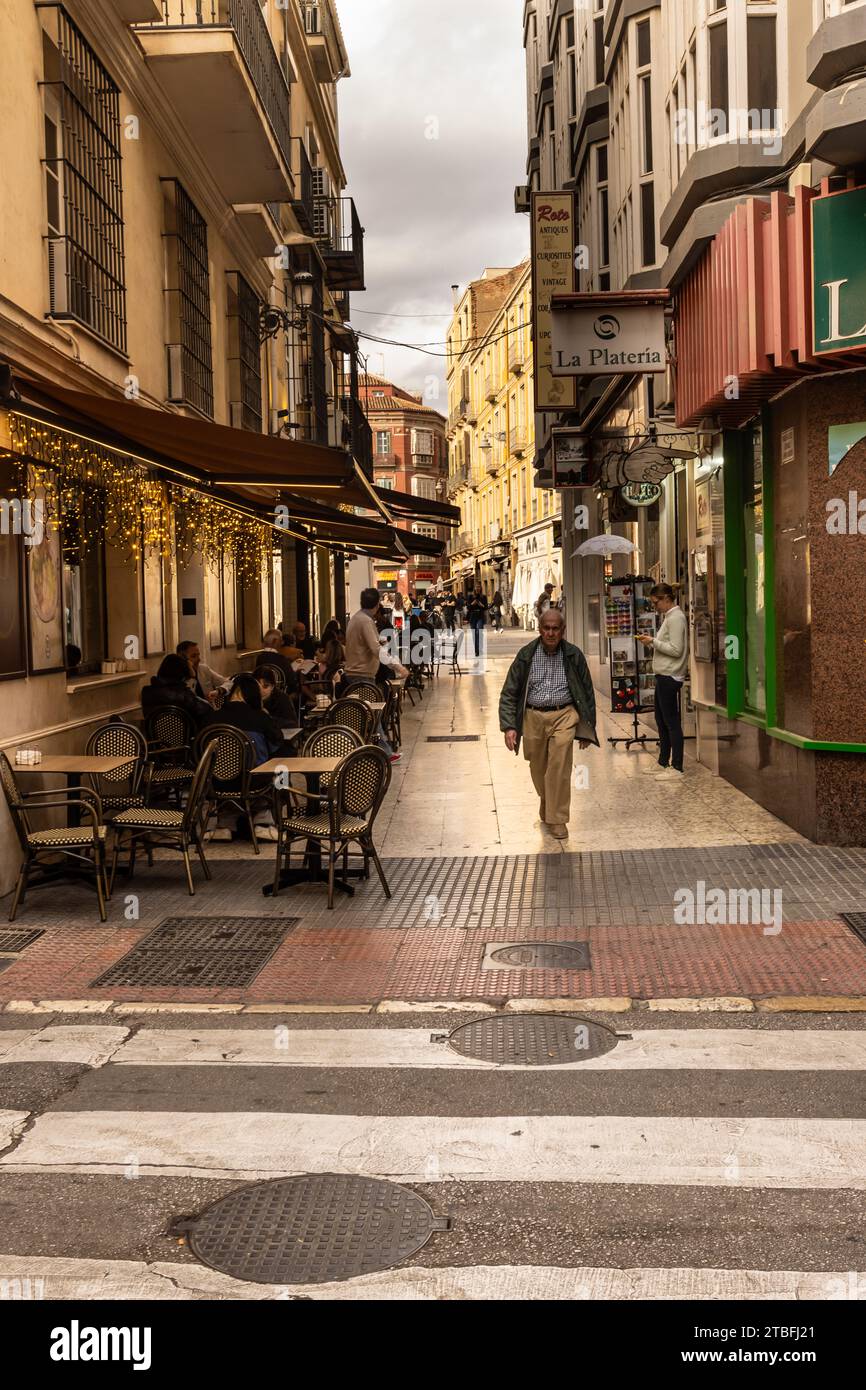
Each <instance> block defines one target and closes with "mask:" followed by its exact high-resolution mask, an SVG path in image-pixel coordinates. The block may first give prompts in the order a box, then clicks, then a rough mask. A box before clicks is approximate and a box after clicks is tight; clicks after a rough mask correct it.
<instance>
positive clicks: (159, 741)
mask: <svg viewBox="0 0 866 1390" xmlns="http://www.w3.org/2000/svg"><path fill="white" fill-rule="evenodd" d="M144 732H145V735H146V736H147V744H148V751H149V754H150V758H151V761H152V763H153V768H152V771H151V774H150V789H151V795H153V794H154V793H160V792H164V793H165V794H166V795H168V796H170V795H171V793H172V792H174V794H175V796H176V797H177V799H178V801H180V797H181V792H182V791H183V790H184V788H186V787H188V786H189V784H190V782H191V781H192V775H193V772H194V771H195V764H194V763H193V760H192V746H193V743H194V742H195V734H196V729H195V724H194V722H193V719H192V716H191V715H190V714H188V713H187V711H186V710H185V709H181V707H180V705H164V706H163V707H162V709H156V710H151V712H150V714H149V715H148V716H147V718H146V719H145V721H144Z"/></svg>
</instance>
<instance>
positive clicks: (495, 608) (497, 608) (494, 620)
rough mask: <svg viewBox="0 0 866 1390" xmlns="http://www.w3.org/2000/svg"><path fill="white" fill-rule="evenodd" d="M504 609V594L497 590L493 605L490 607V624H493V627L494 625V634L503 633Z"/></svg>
mask: <svg viewBox="0 0 866 1390" xmlns="http://www.w3.org/2000/svg"><path fill="white" fill-rule="evenodd" d="M503 607H504V605H503V601H502V594H501V593H500V592H499V590H498V589H497V590H496V593H495V594H494V595H493V601H492V603H491V605H490V622H491V625H492V627H493V630H494V632H501V631H502V609H503Z"/></svg>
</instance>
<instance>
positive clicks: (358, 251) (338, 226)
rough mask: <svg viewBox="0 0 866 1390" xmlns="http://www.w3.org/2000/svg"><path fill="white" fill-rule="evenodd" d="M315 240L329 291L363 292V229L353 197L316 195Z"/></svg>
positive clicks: (364, 287)
mask: <svg viewBox="0 0 866 1390" xmlns="http://www.w3.org/2000/svg"><path fill="white" fill-rule="evenodd" d="M313 216H314V221H315V237H316V241H317V242H318V244H319V250H320V251H321V253H322V259H323V260H324V262H325V278H326V279H327V282H328V285H329V287H330V288H331V289H336V290H363V289H366V286H365V284H364V228H363V227H362V226H361V222H360V219H359V217H358V212H357V209H356V207H355V202H354V199H353V198H338V197H335V196H334V195H333V194H316V195H315V196H314V198H313Z"/></svg>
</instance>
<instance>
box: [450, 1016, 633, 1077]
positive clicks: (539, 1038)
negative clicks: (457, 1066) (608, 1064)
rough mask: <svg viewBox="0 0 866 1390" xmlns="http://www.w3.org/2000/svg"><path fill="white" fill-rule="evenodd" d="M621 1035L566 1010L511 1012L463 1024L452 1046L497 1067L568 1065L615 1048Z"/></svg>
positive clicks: (467, 1055) (477, 1059)
mask: <svg viewBox="0 0 866 1390" xmlns="http://www.w3.org/2000/svg"><path fill="white" fill-rule="evenodd" d="M617 1042H618V1038H617V1035H616V1033H614V1032H613V1031H612V1030H611V1029H610V1028H604V1027H603V1026H602V1025H601V1024H600V1023H590V1022H589V1021H588V1019H585V1018H577V1017H573V1016H571V1017H570V1016H568V1015H566V1014H510V1015H508V1016H507V1017H506V1016H500V1015H497V1016H495V1017H491V1018H479V1019H475V1020H473V1022H471V1023H463V1024H461V1025H460V1027H459V1028H455V1029H454V1031H453V1032H452V1033H451V1034H450V1035H449V1038H448V1044H449V1046H450V1047H453V1048H454V1051H455V1052H459V1053H460V1054H461V1056H463V1057H472V1058H474V1059H475V1060H476V1061H479V1062H494V1063H496V1064H497V1065H499V1066H502V1064H503V1063H506V1062H510V1063H512V1064H517V1065H518V1066H521V1067H565V1066H569V1065H571V1064H572V1063H575V1062H585V1061H587V1059H588V1058H590V1057H602V1056H603V1055H604V1053H605V1052H612V1051H613V1049H614V1048H615V1047H616V1045H617Z"/></svg>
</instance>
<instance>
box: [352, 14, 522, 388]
mask: <svg viewBox="0 0 866 1390" xmlns="http://www.w3.org/2000/svg"><path fill="white" fill-rule="evenodd" d="M337 8H338V11H339V14H340V21H341V23H342V26H343V33H344V37H345V39H346V46H347V48H348V51H349V62H350V65H351V69H352V76H351V77H350V78H348V79H345V80H344V81H342V82H341V83H340V85H339V88H338V91H339V96H340V121H341V144H342V152H343V161H344V164H345V166H346V172H347V174H348V179H349V186H348V192H349V193H351V195H352V196H353V197H354V199H355V201H356V203H357V205H358V212H359V215H360V218H361V222H362V223H363V225H364V228H365V230H366V237H365V257H366V280H367V293H366V294H353V295H352V323H353V325H354V327H355V328H356V329H361V330H363V331H365V332H367V333H372V334H375V335H377V336H380V337H384V338H392V339H399V340H400V341H402V342H408V343H425V344H426V343H434V344H439V345H440V346H434V348H433V351H434V352H439V353H444V347H443V346H441V344H442V343H443V342H444V337H445V330H446V329H447V326H448V320H449V317H450V306H451V286H452V285H453V284H459V285H460V287H461V289H462V288H463V287H464V286H465V285H466V284H467V282H468V281H469V280H472V279H476V278H477V277H478V276H479V275H480V273H481V271H482V270H483V269H484V267H485V266H488V265H489V266H509V265H516V264H517V263H518V262H519V261H521V260H522V259H523V258H524V257H525V256H526V255H527V254H528V243H529V219H528V218H527V217H525V216H517V215H516V214H515V212H514V187H515V184H518V183H525V181H526V172H525V171H526V97H525V67H524V53H523V33H522V13H523V0H436V3H433V2H432V0H337ZM397 315H406V316H407V317H397ZM416 315H418V316H420V315H423V316H427V315H430V317H410V316H416ZM361 347H362V351H364V352H365V353H366V355H367V359H368V364H369V369H370V371H372V372H374V373H377V374H380V373H381V374H384V375H385V376H387V377H388V378H389V379H391V380H393V381H397V382H399V383H400V384H401V385H404V386H408V387H409V388H410V389H411V390H414V391H424V390H425V388H429V385H430V383H429V382H428V378H429V377H431V376H433V377H436V378H437V379H438V380H439V381H440V382H441V383H442V385H441V386H440V387H439V389H440V391H441V392H442V395H441V397H440V399H439V401H438V402H437V408H438V409H440V410H442V411H443V413H445V414H447V396H446V395H445V394H444V361H443V359H442V357H428V356H423V355H422V354H421V353H418V352H411V351H407V350H406V349H405V348H396V347H387V346H382V345H380V344H377V343H371V342H366V341H364V340H362V343H361Z"/></svg>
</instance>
